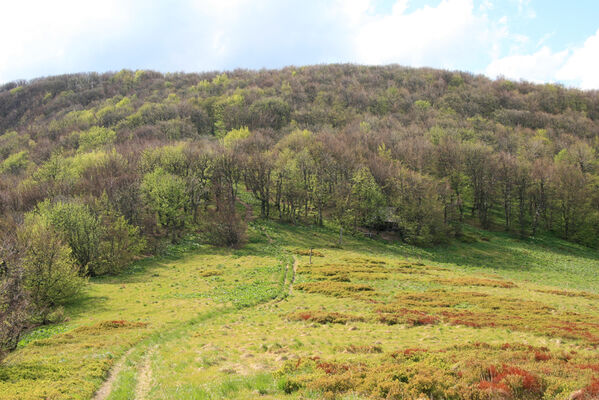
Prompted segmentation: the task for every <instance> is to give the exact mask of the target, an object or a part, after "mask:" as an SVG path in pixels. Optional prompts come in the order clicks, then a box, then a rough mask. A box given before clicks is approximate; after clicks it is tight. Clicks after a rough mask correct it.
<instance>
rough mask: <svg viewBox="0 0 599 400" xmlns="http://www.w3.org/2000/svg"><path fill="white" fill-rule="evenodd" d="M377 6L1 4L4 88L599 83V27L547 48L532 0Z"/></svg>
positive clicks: (224, 0) (208, 0) (352, 2)
mask: <svg viewBox="0 0 599 400" xmlns="http://www.w3.org/2000/svg"><path fill="white" fill-rule="evenodd" d="M378 1H379V0H327V1H322V0H304V1H303V2H292V1H281V0H180V1H176V2H171V1H169V0H151V1H148V0H86V1H81V0H54V1H47V0H21V1H19V2H17V1H0V15H2V16H3V17H4V18H3V22H2V24H0V35H1V36H0V37H2V38H3V40H2V41H0V83H1V82H6V81H8V80H12V79H17V78H33V77H35V76H41V75H48V74H59V73H69V72H77V71H86V70H96V71H106V70H118V69H121V68H132V69H136V68H149V69H156V70H160V71H202V70H215V69H233V68H261V67H267V68H277V67H281V66H284V65H292V64H295V65H300V64H317V63H327V62H358V63H365V64H386V63H399V64H404V65H407V66H414V67H418V66H430V67H436V68H447V69H462V70H469V71H471V72H483V71H484V72H485V73H486V74H487V75H489V76H492V77H495V76H498V75H504V76H506V77H509V78H512V79H521V78H524V79H528V80H531V81H535V82H542V81H556V80H561V81H566V82H571V83H575V84H577V85H580V86H582V87H584V88H591V87H593V88H599V81H598V79H599V74H596V73H595V71H594V70H595V69H596V67H597V66H598V65H599V60H598V57H599V31H598V32H597V33H596V35H594V36H593V37H591V38H589V39H588V40H587V41H586V42H585V44H584V46H582V47H580V48H568V49H564V50H562V51H555V50H553V49H551V48H550V47H549V46H548V44H549V41H548V39H549V38H550V36H545V37H543V38H541V40H540V41H539V40H538V38H533V37H528V36H526V35H522V34H521V33H522V32H511V31H510V27H511V26H512V24H513V22H512V21H513V20H517V18H518V17H525V18H526V17H529V18H532V17H534V10H532V7H531V2H530V0H509V1H508V2H507V4H509V5H508V7H507V9H506V7H500V6H499V4H497V3H496V2H494V1H492V0H481V1H477V0H439V1H436V2H432V3H434V4H435V5H434V6H430V5H427V6H422V7H419V8H415V7H413V5H412V4H410V0H393V2H392V4H391V6H392V7H391V9H390V10H389V11H387V12H381V11H378V12H377V7H376V5H377V4H379V3H377V2H378ZM524 32H526V31H524ZM535 43H536V46H537V50H535V51H534V52H530V50H529V49H530V48H531V46H535ZM539 46H543V47H539ZM506 54H509V55H508V56H505V55H506Z"/></svg>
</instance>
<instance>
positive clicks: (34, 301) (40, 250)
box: [18, 214, 85, 323]
mask: <svg viewBox="0 0 599 400" xmlns="http://www.w3.org/2000/svg"><path fill="white" fill-rule="evenodd" d="M18 237H19V244H20V246H21V252H22V254H23V287H24V288H25V290H27V292H28V294H29V297H30V299H31V305H32V308H33V313H34V315H35V316H36V317H37V318H39V320H40V321H41V322H42V323H47V322H48V316H49V314H50V313H51V312H52V311H53V309H54V308H55V307H56V306H59V305H62V304H66V303H68V302H69V301H72V300H73V299H74V298H75V297H76V296H77V295H78V294H79V293H80V292H81V290H82V289H83V286H84V285H85V280H84V279H83V278H82V277H80V276H79V268H78V267H77V264H76V262H75V259H74V258H73V257H72V255H71V249H70V248H69V246H68V245H66V244H64V243H63V241H62V239H61V237H60V235H59V234H58V233H57V232H56V231H55V230H54V228H53V227H52V225H50V224H49V223H48V222H47V221H45V220H44V219H43V218H41V217H40V216H39V215H35V214H31V215H29V216H28V217H27V218H26V220H25V223H24V225H23V226H22V227H21V228H20V229H19V232H18Z"/></svg>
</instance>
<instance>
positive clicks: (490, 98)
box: [0, 65, 599, 275]
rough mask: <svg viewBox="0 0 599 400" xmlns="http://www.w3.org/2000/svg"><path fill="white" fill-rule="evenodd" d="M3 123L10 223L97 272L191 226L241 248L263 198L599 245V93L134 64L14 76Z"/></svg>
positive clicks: (373, 221) (374, 223)
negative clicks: (251, 213)
mask: <svg viewBox="0 0 599 400" xmlns="http://www.w3.org/2000/svg"><path fill="white" fill-rule="evenodd" d="M0 134H1V136H0V212H1V213H2V217H1V220H2V223H3V231H4V232H19V230H25V231H27V229H28V228H27V225H28V224H29V225H32V226H34V225H36V224H39V223H41V222H40V221H46V222H45V225H44V226H46V227H48V226H51V229H52V230H53V231H56V232H57V235H58V236H59V237H62V241H65V242H68V243H69V245H70V247H71V250H72V252H73V256H74V257H75V259H76V261H77V263H78V265H79V267H80V268H82V271H83V270H84V271H86V272H85V273H87V274H92V275H93V274H100V273H104V272H106V271H113V272H114V271H116V270H118V268H119V266H120V265H121V264H125V263H126V262H128V260H130V258H131V257H134V255H135V254H137V253H138V252H140V251H150V250H151V249H156V248H157V247H158V246H159V244H160V243H162V242H165V241H177V240H178V238H180V237H182V236H183V235H184V234H186V233H189V232H196V233H197V232H199V233H201V234H203V235H205V237H206V240H208V241H212V242H214V243H216V244H223V245H237V244H239V243H242V242H243V240H244V229H245V224H244V221H243V219H244V212H243V211H242V210H241V209H240V208H241V207H242V205H243V204H247V203H246V202H244V201H241V200H240V199H243V198H246V200H247V199H248V197H247V196H248V193H251V194H252V195H253V197H254V199H256V201H259V202H260V203H261V210H262V216H263V217H269V218H275V219H281V220H286V221H290V222H292V223H316V224H321V223H323V221H330V222H331V223H335V224H339V225H342V226H345V227H346V228H347V229H348V230H355V229H360V228H367V229H386V230H394V231H396V232H397V237H399V238H400V239H401V240H404V241H407V242H411V243H416V244H430V243H438V242H443V241H448V240H452V238H453V237H455V236H459V235H460V231H461V226H462V225H463V224H464V223H474V224H477V225H480V226H482V227H483V228H493V229H505V230H508V231H511V232H512V233H513V234H515V235H522V236H530V235H536V234H539V233H541V232H543V233H547V232H551V233H552V234H556V235H559V236H561V237H563V238H566V239H568V240H572V241H577V242H580V243H583V244H585V245H588V246H592V247H596V246H597V244H598V238H599V163H598V156H597V155H598V151H599V93H598V92H596V91H595V92H585V91H580V90H574V89H566V88H564V87H561V86H556V85H551V84H547V85H535V84H531V83H526V82H519V83H518V82H512V81H508V80H503V79H500V80H496V81H492V80H489V79H487V78H485V77H482V76H474V75H472V74H468V73H461V72H449V71H442V70H433V69H410V68H403V67H399V66H386V67H364V66H355V65H323V66H309V67H288V68H284V69H282V70H261V71H246V70H236V71H232V72H226V73H217V72H214V73H203V74H184V73H172V74H161V73H157V72H152V71H141V70H140V71H128V70H123V71H120V72H118V73H106V74H96V73H89V74H76V75H63V76H55V77H48V78H41V79H36V80H33V81H30V82H15V83H9V84H6V85H4V86H2V87H1V88H0ZM24 216H25V218H24ZM94 229H96V230H94ZM74 232H78V233H77V234H76V233H74ZM81 232H86V235H87V236H86V237H89V238H93V240H92V239H90V241H89V243H88V244H87V245H83V244H81V243H79V244H78V243H76V240H77V238H78V237H81V235H80V233H81ZM90 232H91V233H90ZM92 233H93V234H92ZM90 235H91V236H90ZM119 235H120V236H119ZM22 236H23V237H27V235H25V234H23V235H22ZM83 236H85V235H83ZM115 237H118V238H119V240H120V242H119V243H124V245H123V246H124V247H125V248H124V249H118V251H116V253H115V254H112V253H111V254H110V256H106V255H105V253H106V251H105V249H106V248H110V249H114V246H113V245H114V243H112V241H113V240H114V239H113V238H115ZM123 238H128V239H127V240H124V239H123ZM92 242H93V243H95V244H93V243H92ZM108 242H110V243H112V245H108V244H107V243H108ZM129 242H130V243H131V246H130V248H129V247H127V246H128V244H127V243H129ZM90 243H91V244H90ZM102 246H104V247H102ZM111 246H112V247H111ZM143 248H145V250H142V249H143ZM102 249H104V250H102ZM149 249H150V250H149ZM112 251H114V250H112ZM111 257H112V258H111Z"/></svg>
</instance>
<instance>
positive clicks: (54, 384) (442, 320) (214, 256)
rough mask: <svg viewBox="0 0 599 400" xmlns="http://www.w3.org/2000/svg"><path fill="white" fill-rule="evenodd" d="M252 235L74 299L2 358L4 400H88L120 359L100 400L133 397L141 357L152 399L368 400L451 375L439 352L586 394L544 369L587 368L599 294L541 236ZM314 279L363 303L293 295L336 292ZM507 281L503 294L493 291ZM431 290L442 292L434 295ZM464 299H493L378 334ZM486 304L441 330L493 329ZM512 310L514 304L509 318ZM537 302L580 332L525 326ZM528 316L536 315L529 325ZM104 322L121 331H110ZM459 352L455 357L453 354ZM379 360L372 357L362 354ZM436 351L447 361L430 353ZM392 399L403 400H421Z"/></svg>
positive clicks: (581, 261) (571, 378)
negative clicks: (433, 240) (416, 377)
mask: <svg viewBox="0 0 599 400" xmlns="http://www.w3.org/2000/svg"><path fill="white" fill-rule="evenodd" d="M248 233H249V242H248V244H247V245H246V246H245V247H244V248H242V249H239V250H229V249H215V248H213V247H210V246H205V245H198V244H197V243H196V242H195V240H194V239H193V238H190V239H189V240H187V241H185V242H184V243H182V244H181V245H179V246H174V247H170V248H167V249H166V251H165V253H164V255H163V256H161V257H153V258H150V259H146V260H142V261H139V262H137V263H135V264H134V265H133V266H132V267H131V268H130V269H129V270H128V271H127V272H126V273H125V274H122V275H120V276H117V277H105V278H100V279H93V280H91V281H90V283H89V286H88V288H87V290H86V293H85V296H84V297H83V298H82V299H81V301H79V302H78V303H76V304H73V305H70V306H68V307H66V308H65V314H66V315H67V316H68V321H65V322H64V323H62V324H57V325H51V326H48V327H43V328H39V329H37V330H34V331H32V332H30V333H29V334H28V335H26V336H25V337H24V338H23V339H22V341H21V342H20V344H19V348H18V349H17V350H16V351H15V352H13V353H12V354H10V355H9V357H8V358H7V359H6V362H5V365H3V366H2V367H0V399H21V398H22V399H34V398H49V399H70V398H75V399H88V398H90V397H91V396H92V394H93V393H94V391H95V390H96V389H97V388H98V387H99V386H100V384H101V383H102V381H103V380H104V379H105V377H106V375H107V372H108V370H109V369H110V368H111V367H112V366H113V365H114V364H115V363H116V361H117V360H119V359H120V358H121V357H123V355H124V354H125V353H126V352H127V351H128V350H130V349H132V351H131V352H130V353H128V355H127V356H126V360H125V362H124V366H123V369H122V370H121V371H120V374H119V375H118V376H117V379H116V381H115V384H114V386H113V390H112V393H111V396H110V399H131V398H134V396H135V391H136V388H137V387H138V385H140V383H139V370H140V366H141V365H142V363H143V360H144V356H145V355H146V354H147V352H148V351H149V350H150V349H154V350H153V353H152V357H151V362H150V365H151V371H152V379H151V380H150V382H149V383H148V385H149V386H148V387H147V390H148V396H147V397H148V398H149V399H170V398H172V399H227V398H239V399H254V398H257V397H260V398H265V399H279V398H298V399H299V398H315V399H317V398H323V396H324V397H327V396H328V397H331V398H339V399H359V398H366V397H368V396H374V397H377V396H378V395H376V393H374V392H372V390H374V389H372V390H371V389H365V388H367V387H368V388H379V389H380V388H381V387H382V386H381V385H382V384H381V383H377V382H375V377H376V376H379V375H380V376H385V374H386V373H388V371H395V372H394V373H395V374H399V373H404V372H405V371H404V372H401V371H403V370H402V368H405V367H406V365H413V366H414V367H413V368H416V369H417V370H419V371H421V372H422V374H421V375H422V376H427V375H426V374H428V373H431V374H432V372H430V371H433V370H432V369H431V365H436V364H435V363H437V364H438V366H446V365H449V364H448V358H447V357H449V356H447V357H445V358H444V356H443V354H449V355H451V357H453V358H455V360H454V361H455V362H454V364H451V368H454V369H455V368H457V369H460V368H462V369H463V370H464V374H465V376H469V375H468V374H469V373H471V370H469V369H468V368H466V367H465V366H464V364H467V363H468V362H470V364H472V365H474V364H476V362H477V358H476V357H477V356H476V354H477V351H478V350H476V349H475V348H474V347H472V346H474V345H475V344H476V343H483V342H484V343H488V344H489V345H490V346H496V347H491V348H489V349H488V350H485V352H484V354H483V356H481V357H482V358H481V360H485V362H486V363H487V364H489V365H490V364H493V363H502V362H514V363H515V362H518V363H519V364H518V365H520V366H522V368H527V369H529V370H531V371H533V372H534V373H535V374H537V375H539V376H543V379H545V381H546V382H547V385H548V387H547V388H546V393H548V395H549V394H551V396H553V397H556V398H567V397H568V395H569V394H570V393H571V392H572V391H574V390H576V389H580V388H582V387H584V386H585V385H586V384H588V383H589V379H590V377H591V376H592V374H593V370H592V369H580V370H566V369H564V371H566V372H564V373H563V374H562V376H561V377H560V378H559V379H558V378H556V377H555V375H556V374H554V369H556V370H557V369H558V368H562V369H563V366H562V365H561V364H558V357H557V355H558V354H561V353H562V352H572V351H575V352H576V355H575V358H574V359H573V360H574V361H573V362H579V363H581V365H582V364H584V363H585V362H586V361H588V360H593V357H596V356H597V353H596V350H595V348H594V347H593V346H595V345H594V344H593V343H592V339H591V337H592V336H593V335H595V334H597V335H599V332H598V331H599V329H595V327H592V326H591V327H586V326H585V325H583V324H584V323H586V322H593V323H595V322H596V323H599V300H597V298H596V297H593V294H599V281H598V280H597V279H596V276H597V272H598V270H599V255H598V254H597V253H596V252H594V251H591V250H589V249H586V248H583V247H580V246H577V245H573V244H571V243H567V242H564V241H561V240H559V239H555V238H552V237H541V238H536V239H528V240H518V239H516V238H514V237H512V236H510V235H507V234H503V233H496V232H482V231H479V230H477V229H475V228H468V229H467V230H466V234H467V236H468V237H469V238H470V240H468V242H454V243H452V244H450V245H445V246H438V247H432V248H417V247H413V246H409V245H406V244H401V243H389V242H385V241H383V240H377V239H368V238H364V237H360V236H351V235H347V234H345V235H344V240H343V244H342V246H341V248H339V246H338V232H337V231H336V230H335V229H334V227H311V228H308V227H301V226H293V225H288V224H280V223H275V222H272V221H262V220H256V221H253V222H251V223H250V225H249V229H248ZM310 248H314V249H315V250H316V251H318V252H319V253H321V254H322V255H323V256H324V257H314V258H313V263H314V265H313V266H309V265H308V257H307V256H303V255H298V254H297V253H301V252H302V251H305V250H307V249H310ZM293 257H296V258H297V260H298V264H299V268H298V274H297V276H296V277H295V286H296V287H295V288H294V290H293V291H292V292H291V294H290V291H289V283H290V281H291V279H292V272H291V268H287V267H288V266H290V265H291V264H292V263H293ZM316 265H321V266H322V267H321V268H325V269H326V268H329V269H330V268H333V269H332V270H331V271H333V272H331V273H334V272H335V270H334V268H337V269H339V268H345V270H344V271H345V272H344V274H345V275H346V278H347V279H349V280H350V282H351V284H355V285H367V286H369V287H371V288H372V289H373V290H372V291H369V292H368V293H362V292H359V293H357V294H356V293H354V292H352V291H341V292H335V295H327V294H326V293H329V294H331V293H330V292H326V291H325V292H323V293H325V294H322V293H308V292H306V291H302V290H300V288H302V285H300V284H301V283H304V284H306V283H318V284H319V285H321V286H322V285H323V286H325V287H326V286H327V285H329V283H327V282H333V281H332V280H331V278H330V276H333V275H322V274H320V275H319V273H312V271H316V272H318V271H317V270H316V269H314V268H315V267H314V266H316ZM331 265H332V266H333V267H330V266H331ZM363 265H367V266H368V265H370V266H374V267H372V268H375V267H376V271H374V269H373V273H372V274H370V275H369V272H368V269H366V272H364V270H363V268H362V269H360V268H357V269H356V267H352V266H363ZM438 267H443V268H438ZM352 268H353V269H352ZM368 268H371V267H368ZM319 271H323V270H319ZM327 276H328V277H327ZM344 279H345V278H344ZM507 281H509V282H513V283H514V285H513V286H511V285H503V286H505V287H501V285H497V284H495V283H494V282H507ZM329 286H330V285H329ZM338 286H339V285H336V286H335V287H338ZM341 287H343V285H341ZM439 290H442V291H444V292H435V291H439ZM564 290H567V291H568V292H564ZM583 290H584V291H585V293H587V294H584V293H583V292H581V291H583ZM470 292H476V293H481V294H483V295H485V296H487V297H485V298H488V299H489V300H488V302H482V303H481V302H477V301H475V299H476V298H472V299H470V298H469V297H468V296H467V295H464V296H465V297H464V299H463V300H460V301H459V302H454V303H451V305H450V306H449V307H447V306H445V305H441V306H438V305H433V306H432V305H431V304H429V303H427V302H425V301H423V300H422V301H421V300H418V299H420V298H419V297H415V299H417V300H415V301H416V302H415V303H411V304H412V305H411V306H410V307H413V310H412V311H410V312H411V313H412V314H401V313H404V311H399V312H400V314H401V315H400V314H397V315H395V314H394V315H395V316H394V317H393V318H396V319H398V321H399V323H397V324H393V325H388V324H386V323H381V322H380V321H379V314H378V311H377V309H378V308H380V307H383V306H385V307H387V308H389V307H395V306H394V304H395V301H396V299H397V298H400V299H401V298H403V297H402V296H412V295H417V294H422V295H427V294H428V293H447V295H440V296H441V297H439V298H441V299H442V298H443V296H446V297H447V298H448V299H451V298H453V297H457V296H458V295H460V293H470ZM398 296H399V297H398ZM422 299H424V298H422ZM525 300H526V301H528V302H529V303H527V302H526V301H525ZM490 302H495V303H490ZM487 303H488V304H497V308H496V309H495V310H496V312H495V314H496V315H497V318H498V319H497V323H495V324H482V325H481V326H475V324H473V325H472V326H469V325H468V324H463V323H462V324H456V323H454V322H452V321H454V320H456V318H455V317H448V316H447V315H454V314H455V313H476V314H474V315H475V316H474V318H475V319H476V318H478V319H480V318H482V317H483V316H484V317H485V318H487V319H484V318H483V319H482V320H484V321H488V320H491V319H493V318H496V317H495V315H488V310H490V309H492V308H491V306H487ZM512 304H517V305H518V306H517V307H515V308H514V309H513V310H511V309H510V307H512ZM526 304H528V306H524V305H526ZM533 304H536V305H534V307H540V306H538V305H543V307H549V308H550V309H551V310H553V311H551V312H549V313H548V314H547V315H549V316H550V317H551V318H558V319H559V318H562V319H561V320H560V321H564V322H567V323H568V324H570V326H574V327H576V328H577V329H579V328H580V329H582V330H578V331H575V332H570V331H568V330H566V329H563V328H561V325H560V327H559V329H558V328H555V327H552V325H551V324H549V325H543V324H544V322H543V321H542V320H541V319H539V318H536V319H535V314H534V312H537V313H538V312H540V311H534V310H537V308H534V307H533ZM401 307H403V308H405V307H404V306H401ZM401 307H400V308H401ZM527 307H528V308H527ZM531 307H532V308H531ZM391 309H392V308H391ZM529 309H530V310H533V311H531V312H532V314H525V312H528V311H527V310H529ZM312 311H313V312H314V313H315V314H317V315H318V316H319V318H320V317H322V318H321V319H306V320H305V321H303V320H302V317H301V315H306V313H310V312H312ZM316 312H317V313H316ZM335 313H337V314H335ZM415 313H425V314H430V315H431V316H432V320H434V323H433V324H428V323H426V324H419V323H413V322H410V321H412V320H415V319H418V318H420V317H418V318H415V319H414V318H412V317H413V316H414V315H420V314H415ZM442 313H445V314H442ZM447 313H449V314H447ZM510 313H516V314H518V313H520V314H521V315H523V316H525V319H527V320H526V322H527V323H522V324H519V323H514V322H513V321H512V319H511V318H504V319H502V315H508V316H509V315H511V314H510ZM289 315H295V316H296V317H295V318H292V319H290V318H288V316H289ZM298 315H299V316H300V317H299V318H298V317H297V316H298ZM328 315H331V316H337V317H338V316H339V315H344V316H350V317H352V318H349V319H348V320H347V322H346V323H345V324H344V323H320V322H318V321H320V320H322V321H326V320H327V316H328ZM455 315H457V314H455ZM464 315H466V317H461V318H462V319H463V318H467V314H464ZM356 316H358V317H360V318H354V317H356ZM452 318H453V319H452ZM105 321H126V323H125V324H124V325H122V324H121V325H122V326H121V325H119V324H116V325H115V326H116V327H111V326H112V325H110V324H106V323H105ZM556 324H557V322H556ZM113 325H114V324H113ZM597 326H599V325H597ZM583 328H584V329H583ZM504 343H524V344H527V345H531V346H536V347H538V348H541V347H545V348H547V352H549V353H551V354H552V360H553V361H547V362H546V365H545V366H544V369H543V368H541V367H543V365H540V364H539V363H538V362H536V361H535V360H531V359H530V357H533V356H531V355H527V356H526V357H528V358H526V360H525V361H523V359H521V355H515V354H516V353H513V354H512V353H509V354H508V353H506V352H503V350H501V349H500V348H499V347H497V346H500V345H502V344H504ZM350 345H353V347H350ZM456 345H458V346H465V347H463V350H460V351H456V350H451V349H452V348H453V347H452V346H456ZM468 346H470V347H468ZM374 347H376V348H377V349H380V352H379V351H378V350H377V351H376V352H369V351H367V349H371V348H374ZM409 348H414V349H426V350H427V353H426V354H427V356H424V355H422V356H418V357H420V358H419V359H418V360H416V359H409V360H408V359H407V360H405V361H402V363H401V364H397V362H396V361H395V360H396V359H394V358H391V357H390V354H392V353H393V352H396V351H403V350H404V349H409ZM360 349H362V350H360ZM448 349H449V350H448ZM438 350H442V351H444V352H446V353H438V354H439V355H437V353H435V352H436V351H438ZM402 354H403V353H402ZM518 354H520V353H518ZM531 354H532V353H531ZM313 357H320V358H319V359H318V360H322V361H318V362H326V363H330V364H331V365H349V366H351V368H358V367H356V366H359V368H362V370H361V371H362V372H360V373H359V374H361V376H365V378H364V379H365V380H366V381H364V382H362V381H359V380H355V378H351V379H350V380H349V381H348V382H352V385H353V387H352V389H350V390H346V389H343V388H342V387H341V386H339V385H340V384H339V382H338V381H336V379H342V378H343V379H346V378H347V377H346V376H345V375H344V374H347V373H349V372H347V371H345V370H343V371H336V372H331V373H329V372H323V371H324V369H323V368H324V367H322V366H320V367H319V366H318V362H315V361H311V360H310V358H313ZM402 357H403V356H402ZM410 357H411V356H410ZM456 357H457V358H456ZM518 357H520V358H518ZM469 360H470V361H469ZM516 360H520V361H516ZM589 363H592V362H591V361H589ZM470 364H468V365H470ZM327 365H328V364H327ZM476 365H478V364H476ZM485 365H486V364H485ZM348 368H349V367H348ZM377 368H379V370H377ZM385 368H386V369H385ZM439 368H440V369H439ZM439 368H438V370H439V371H445V370H444V368H445V367H442V368H441V367H439ZM448 368H449V367H448ZM480 368H483V366H481V367H480ZM598 368H599V366H598ZM344 371H345V372H344ZM352 371H353V370H352ZM435 371H436V369H435ZM543 371H548V372H546V373H545V372H543ZM573 371H576V372H577V373H576V374H575V373H574V372H573ZM352 373H353V375H352V376H357V375H356V374H357V373H358V372H357V371H354V372H352ZM389 373H390V372H389ZM597 374H599V373H597ZM441 378H442V379H441ZM441 378H439V379H440V381H443V380H444V381H449V380H451V379H454V377H453V375H452V376H450V377H449V378H448V377H441ZM348 379H349V378H348ZM410 379H412V378H410ZM410 379H408V380H410ZM431 379H433V378H431ZM435 379H437V378H435ZM455 379H458V378H455ZM463 379H466V378H463ZM473 379H474V378H473ZM346 380H347V379H346ZM545 381H544V382H545ZM471 384H472V385H475V383H471ZM335 385H337V386H335ZM406 385H408V384H406ZM409 385H412V383H410V384H409ZM413 385H415V383H414V384H413ZM292 389H293V390H292ZM369 390H370V391H369ZM377 390H378V389H377ZM381 390H382V389H381ZM389 390H396V391H401V390H403V391H404V392H402V393H404V394H405V393H408V392H407V391H409V390H416V389H413V388H412V386H405V387H403V386H402V387H400V386H397V387H393V388H391V389H389ZM439 390H441V389H439ZM443 390H445V389H443ZM514 390H515V389H514ZM398 393H399V392H398ZM410 393H411V392H410ZM551 396H549V398H552V397H551Z"/></svg>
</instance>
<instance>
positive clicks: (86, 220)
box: [34, 200, 102, 276]
mask: <svg viewBox="0 0 599 400" xmlns="http://www.w3.org/2000/svg"><path fill="white" fill-rule="evenodd" d="M34 214H37V215H39V216H40V217H41V219H42V220H43V221H45V223H48V224H50V225H52V227H53V229H54V230H55V231H56V232H58V233H60V234H61V235H62V236H63V238H64V241H65V242H66V243H67V244H68V245H69V247H70V248H71V251H72V257H73V258H74V259H75V260H76V261H77V264H79V268H80V273H81V275H86V274H89V275H91V276H95V275H98V274H100V271H101V269H100V268H99V265H98V264H99V260H100V238H101V236H102V229H101V226H100V223H99V221H98V219H97V217H96V216H95V215H94V214H93V213H92V211H91V210H90V209H89V207H88V206H86V205H85V204H82V203H77V202H71V203H67V202H57V203H53V204H52V203H50V202H49V201H47V200H46V201H44V202H43V203H40V204H39V205H38V206H37V209H36V210H35V211H34Z"/></svg>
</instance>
